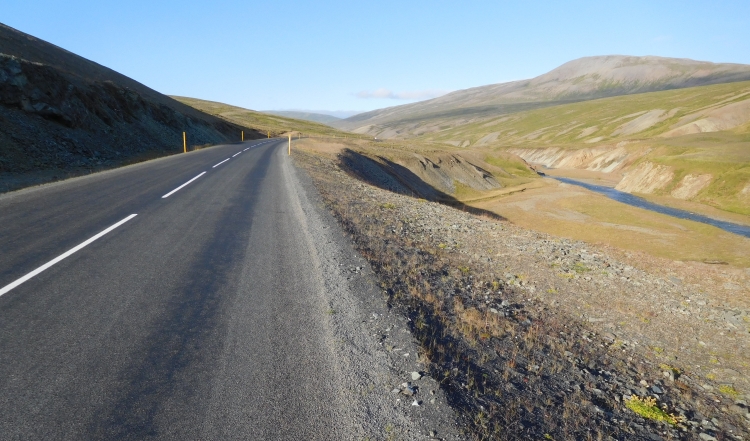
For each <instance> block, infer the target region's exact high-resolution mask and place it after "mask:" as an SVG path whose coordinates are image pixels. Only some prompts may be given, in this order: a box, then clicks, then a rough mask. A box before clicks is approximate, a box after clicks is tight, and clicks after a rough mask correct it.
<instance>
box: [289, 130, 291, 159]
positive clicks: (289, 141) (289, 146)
mask: <svg viewBox="0 0 750 441" xmlns="http://www.w3.org/2000/svg"><path fill="white" fill-rule="evenodd" d="M291 155H292V134H291V133H290V134H289V156H291Z"/></svg>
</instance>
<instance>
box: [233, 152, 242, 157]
mask: <svg viewBox="0 0 750 441" xmlns="http://www.w3.org/2000/svg"><path fill="white" fill-rule="evenodd" d="M240 153H242V152H237V153H235V154H234V155H232V158H234V157H235V156H237V155H239V154H240Z"/></svg>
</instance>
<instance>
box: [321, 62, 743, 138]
mask: <svg viewBox="0 0 750 441" xmlns="http://www.w3.org/2000/svg"><path fill="white" fill-rule="evenodd" d="M745 80H750V66H749V65H744V64H728V63H709V62H703V61H694V60H688V59H678V58H663V57H651V56H648V57H631V56H622V55H610V56H599V57H586V58H580V59H577V60H574V61H570V62H568V63H565V64H563V65H562V66H560V67H558V68H556V69H554V70H552V71H550V72H548V73H546V74H544V75H540V76H538V77H536V78H533V79H530V80H521V81H513V82H509V83H501V84H493V85H489V86H481V87H475V88H471V89H466V90H459V91H456V92H452V93H449V94H447V95H444V96H441V97H439V98H435V99H431V100H427V101H421V102H418V103H412V104H405V105H402V106H396V107H389V108H386V109H380V110H374V111H371V112H366V113H361V114H359V115H355V116H352V117H350V118H347V119H344V120H341V121H338V122H335V123H333V125H334V126H335V127H337V128H341V129H344V130H349V131H354V132H358V133H366V134H370V135H374V136H378V137H381V138H391V137H413V136H419V135H423V134H425V133H431V132H437V131H439V130H444V129H447V128H453V127H456V126H459V125H462V124H467V123H472V122H477V121H481V120H483V119H487V118H492V117H496V116H498V115H503V114H510V113H516V112H519V111H525V110H531V109H534V108H540V107H548V106H553V105H557V104H563V103H569V102H576V101H584V100H591V99H597V98H604V97H611V96H618V95H630V94H635V93H644V92H654V91H661V90H668V89H680V88H685V87H692V86H700V85H708V84H717V83H729V82H736V81H745Z"/></svg>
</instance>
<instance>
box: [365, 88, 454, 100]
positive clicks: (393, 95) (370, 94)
mask: <svg viewBox="0 0 750 441" xmlns="http://www.w3.org/2000/svg"><path fill="white" fill-rule="evenodd" d="M449 92H450V90H440V89H428V90H413V91H406V92H393V91H391V90H389V89H385V88H380V89H377V90H373V91H369V90H363V91H361V92H357V93H355V94H354V96H356V97H357V98H364V99H372V98H375V99H390V100H410V101H414V100H427V99H430V98H437V97H439V96H443V95H445V94H446V93H449Z"/></svg>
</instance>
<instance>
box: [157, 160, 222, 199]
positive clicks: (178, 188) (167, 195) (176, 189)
mask: <svg viewBox="0 0 750 441" xmlns="http://www.w3.org/2000/svg"><path fill="white" fill-rule="evenodd" d="M227 161H229V160H228V159H227ZM205 174H206V172H203V173H201V174H199V175H198V176H196V177H194V178H193V179H191V180H189V181H187V182H185V183H184V184H182V185H180V186H179V187H177V188H175V189H174V190H172V191H170V192H169V193H167V194H165V195H164V196H162V197H161V198H162V199H165V198H168V197H170V196H172V195H173V194H174V193H177V192H178V191H179V190H181V189H182V187H184V186H186V185H188V184H189V183H191V182H193V181H195V180H196V179H198V178H200V177H201V176H203V175H205Z"/></svg>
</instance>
